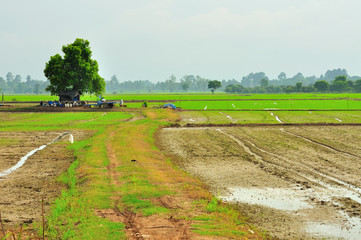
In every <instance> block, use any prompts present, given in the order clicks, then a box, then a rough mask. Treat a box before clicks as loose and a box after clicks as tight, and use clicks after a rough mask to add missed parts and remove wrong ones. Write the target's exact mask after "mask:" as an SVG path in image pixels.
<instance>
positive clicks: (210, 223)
mask: <svg viewBox="0 0 361 240" xmlns="http://www.w3.org/2000/svg"><path fill="white" fill-rule="evenodd" d="M195 204H196V205H198V206H199V205H201V206H202V205H203V207H204V208H205V209H206V210H207V212H208V213H207V214H204V215H200V216H196V217H194V218H193V220H194V221H195V223H194V224H193V225H192V227H194V228H195V230H194V232H196V233H198V234H200V235H203V236H231V237H232V239H238V238H242V237H244V235H246V234H245V233H244V232H243V231H235V230H232V229H234V228H235V227H236V226H242V225H244V224H245V223H244V222H241V221H240V219H241V218H240V215H239V212H238V211H236V210H235V209H233V208H232V207H231V206H230V205H226V204H224V203H222V202H221V201H220V200H218V199H217V198H215V197H213V198H212V199H211V200H210V201H205V200H201V201H198V202H196V203H195ZM224 216H227V218H228V219H229V220H228V223H225V222H224ZM232 225H233V226H232ZM232 227H233V228H232Z"/></svg>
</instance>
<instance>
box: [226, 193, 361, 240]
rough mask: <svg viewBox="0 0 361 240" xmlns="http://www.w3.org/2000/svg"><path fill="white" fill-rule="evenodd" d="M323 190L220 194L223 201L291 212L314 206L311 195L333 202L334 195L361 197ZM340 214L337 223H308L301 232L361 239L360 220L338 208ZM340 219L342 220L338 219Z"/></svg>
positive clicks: (312, 234)
mask: <svg viewBox="0 0 361 240" xmlns="http://www.w3.org/2000/svg"><path fill="white" fill-rule="evenodd" d="M331 190H332V191H331V192H330V189H328V190H326V191H325V189H323V190H322V189H318V190H315V189H307V190H303V191H300V189H299V188H297V187H295V188H241V187H237V188H229V191H230V194H229V195H227V196H221V197H220V198H221V199H222V200H223V201H225V202H230V203H247V204H252V205H260V206H264V207H270V208H274V209H278V210H282V211H289V212H293V213H294V214H296V215H297V214H298V213H297V211H299V210H303V209H311V208H315V207H316V205H312V204H311V203H309V202H308V200H309V199H310V197H312V198H316V199H317V200H318V201H321V200H322V201H332V202H333V203H334V204H336V205H338V203H337V202H334V200H333V199H334V198H335V197H343V198H345V197H349V198H351V199H353V200H355V201H357V202H359V200H360V198H359V197H358V196H357V194H355V193H354V192H348V191H347V190H345V189H342V188H333V189H331ZM338 213H339V215H340V216H341V218H340V221H339V224H336V223H331V222H329V220H325V222H307V223H306V224H305V227H304V231H305V232H306V233H307V234H310V235H311V236H312V237H316V238H327V239H355V240H356V239H360V236H361V219H360V218H358V217H350V216H349V215H348V214H347V213H346V212H343V211H339V212H338ZM341 219H342V220H341Z"/></svg>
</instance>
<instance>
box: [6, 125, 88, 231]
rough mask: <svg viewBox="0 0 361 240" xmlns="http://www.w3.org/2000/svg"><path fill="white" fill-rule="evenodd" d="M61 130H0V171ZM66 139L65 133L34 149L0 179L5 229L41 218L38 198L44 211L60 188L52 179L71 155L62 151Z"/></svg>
mask: <svg viewBox="0 0 361 240" xmlns="http://www.w3.org/2000/svg"><path fill="white" fill-rule="evenodd" d="M62 133H63V132H0V140H1V141H0V144H1V148H0V173H1V172H4V171H5V170H7V169H9V168H10V167H12V166H14V165H15V164H16V163H17V162H18V161H19V160H20V158H21V157H23V156H25V155H26V154H27V153H29V151H31V150H33V149H36V148H38V147H40V146H41V145H45V144H48V143H50V142H51V141H52V140H54V139H56V138H57V137H58V136H59V135H61V134H62ZM72 134H73V135H74V138H75V139H76V140H77V139H79V138H80V137H83V136H84V133H82V132H76V131H74V132H72ZM68 138H69V136H65V137H63V138H61V139H60V140H59V141H57V142H55V143H52V144H50V145H48V146H47V147H46V148H45V149H43V150H40V151H38V152H36V153H35V154H34V155H32V156H30V157H29V158H28V160H27V161H26V162H25V164H24V165H23V166H21V167H20V168H18V169H17V170H15V171H13V172H12V173H10V174H9V175H7V176H3V177H1V178H0V196H1V197H0V211H1V215H2V218H3V221H4V223H5V229H7V230H9V229H11V228H16V227H17V226H18V225H20V224H27V225H30V224H31V223H33V222H34V221H41V199H42V197H44V202H45V212H46V213H47V212H48V210H49V206H50V203H51V202H52V201H53V200H54V199H55V197H56V195H57V194H59V192H60V188H61V187H62V186H61V185H60V183H58V182H56V181H55V179H56V177H57V176H59V175H60V174H61V173H62V172H63V171H65V170H66V169H67V168H68V167H69V165H70V163H71V162H72V160H73V156H72V154H71V153H70V152H69V151H64V149H65V148H66V145H67V144H68Z"/></svg>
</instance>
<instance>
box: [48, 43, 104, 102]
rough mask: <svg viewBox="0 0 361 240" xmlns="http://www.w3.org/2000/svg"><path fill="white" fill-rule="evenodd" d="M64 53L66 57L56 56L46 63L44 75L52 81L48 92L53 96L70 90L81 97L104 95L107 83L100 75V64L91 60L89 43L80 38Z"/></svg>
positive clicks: (67, 47)
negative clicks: (87, 94) (83, 95)
mask: <svg viewBox="0 0 361 240" xmlns="http://www.w3.org/2000/svg"><path fill="white" fill-rule="evenodd" d="M62 51H63V53H64V57H61V56H60V55H59V54H56V55H54V56H52V57H50V60H49V62H47V63H46V66H45V69H44V74H45V77H47V78H48V79H49V81H50V85H49V86H47V88H46V90H47V91H49V92H50V93H51V94H52V95H58V94H59V93H61V92H63V91H70V90H71V91H77V92H78V93H79V94H80V95H82V94H84V93H89V94H101V93H103V92H104V90H105V81H104V79H103V78H102V77H100V76H99V74H98V70H99V67H98V62H97V61H96V60H93V59H91V55H92V52H91V50H90V47H89V41H87V40H84V39H79V38H78V39H76V40H75V41H74V43H72V44H69V45H67V46H63V48H62Z"/></svg>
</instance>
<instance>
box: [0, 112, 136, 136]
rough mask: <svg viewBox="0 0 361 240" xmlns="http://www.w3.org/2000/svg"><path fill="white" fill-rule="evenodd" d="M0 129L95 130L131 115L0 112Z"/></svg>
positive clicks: (111, 113) (119, 113) (116, 113)
mask: <svg viewBox="0 0 361 240" xmlns="http://www.w3.org/2000/svg"><path fill="white" fill-rule="evenodd" d="M0 116H1V119H2V120H3V121H0V131H50V130H63V129H67V130H71V129H86V130H97V129H100V128H102V127H105V126H107V125H112V124H117V123H119V122H122V121H124V120H125V119H127V118H131V117H132V115H130V114H127V113H123V112H109V113H106V114H104V113H103V112H70V113H8V112H3V113H1V112H0Z"/></svg>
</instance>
